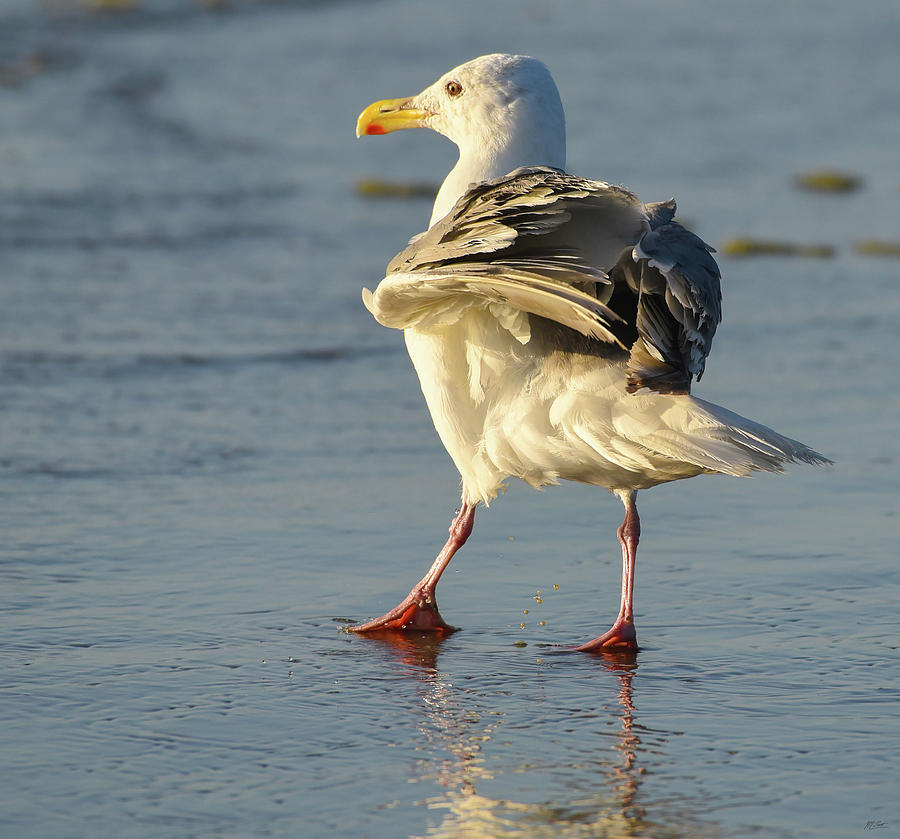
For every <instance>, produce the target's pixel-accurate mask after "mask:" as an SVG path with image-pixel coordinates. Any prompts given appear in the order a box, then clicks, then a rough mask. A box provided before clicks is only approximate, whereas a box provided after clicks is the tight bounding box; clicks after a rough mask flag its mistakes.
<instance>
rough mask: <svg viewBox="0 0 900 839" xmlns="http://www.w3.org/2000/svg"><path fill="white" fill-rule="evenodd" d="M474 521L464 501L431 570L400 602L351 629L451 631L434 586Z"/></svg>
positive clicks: (464, 540) (472, 507)
mask: <svg viewBox="0 0 900 839" xmlns="http://www.w3.org/2000/svg"><path fill="white" fill-rule="evenodd" d="M474 523H475V505H474V504H463V506H462V509H461V510H460V511H459V513H458V514H457V516H456V518H455V519H453V522H452V523H451V524H450V538H449V539H448V540H447V543H446V544H445V545H444V547H443V548H441V552H440V553H439V554H438V555H437V558H436V559H435V560H434V563H433V564H432V566H431V568H430V569H429V570H428V573H427V574H426V575H425V576H424V577H422V579H421V580H419V582H418V583H416V584H415V585H414V586H413V589H412V591H411V592H410V593H409V594H408V595H407V597H406V599H405V600H404V601H403V602H402V603H400V605H399V606H396V607H394V608H393V609H391V611H390V612H386V613H385V614H383V615H382V616H381V617H380V618H375V619H374V620H370V621H366V623H361V624H359V626H351V627H349V629H350V630H351V631H352V632H377V631H379V630H383V629H400V630H407V629H408V630H414V631H418V632H452V631H453V627H452V626H450V625H449V624H447V623H445V622H444V619H443V618H442V617H441V615H440V612H438V607H437V599H436V597H435V593H434V590H435V587H436V586H437V583H438V580H439V579H440V578H441V574H443V573H444V569H445V568H446V567H447V565H448V564H449V563H450V560H451V559H453V555H454V554H455V553H456V552H457V551H458V550H459V549H460V548H461V547H462V546H463V545H464V544H465V543H466V539H468V538H469V534H470V533H471V532H472V526H473V524H474Z"/></svg>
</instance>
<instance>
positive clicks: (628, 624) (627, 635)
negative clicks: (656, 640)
mask: <svg viewBox="0 0 900 839" xmlns="http://www.w3.org/2000/svg"><path fill="white" fill-rule="evenodd" d="M575 649H576V650H578V651H579V652H582V653H607V652H629V653H631V652H637V651H638V649H640V648H639V647H638V642H637V632H636V631H635V629H634V621H630V620H617V621H616V622H615V623H614V624H613V626H612V628H611V629H610V630H609V631H608V632H604V633H603V635H601V636H600V637H599V638H594V640H593V641H588V642H587V643H586V644H582V645H581V646H580V647H575Z"/></svg>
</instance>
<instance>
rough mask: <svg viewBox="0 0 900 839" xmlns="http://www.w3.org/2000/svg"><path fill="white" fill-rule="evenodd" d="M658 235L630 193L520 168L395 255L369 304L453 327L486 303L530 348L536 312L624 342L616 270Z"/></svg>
mask: <svg viewBox="0 0 900 839" xmlns="http://www.w3.org/2000/svg"><path fill="white" fill-rule="evenodd" d="M648 230H649V224H648V222H647V218H646V216H645V215H644V211H643V208H642V206H641V204H640V203H639V202H638V201H637V199H636V198H635V196H634V195H632V194H631V193H630V192H628V191H627V190H624V189H621V188H619V187H614V186H610V185H609V184H606V183H602V182H600V181H590V180H586V179H583V178H577V177H575V176H573V175H568V174H566V173H564V172H561V171H559V170H556V169H550V168H546V167H539V168H529V169H519V170H517V171H516V172H513V173H511V174H510V175H507V176H505V177H503V178H499V179H497V180H493V181H487V182H485V183H483V184H478V185H475V186H473V187H472V188H470V189H469V191H468V192H466V194H465V195H463V196H462V197H461V198H460V199H459V200H458V201H457V203H456V204H455V205H454V207H453V209H452V210H451V211H450V212H449V213H448V214H447V216H446V217H445V218H444V219H442V220H441V221H439V222H438V223H437V224H435V225H434V226H433V227H432V228H430V229H429V230H428V231H426V232H425V233H423V234H420V235H419V236H416V237H415V238H414V239H413V240H412V241H411V243H410V245H409V247H407V248H406V249H405V250H404V251H402V252H401V253H400V254H398V255H397V256H396V257H394V259H393V260H392V261H391V263H390V265H389V266H388V272H387V276H386V277H385V279H384V280H383V281H382V282H381V283H380V284H379V286H378V288H377V289H376V291H375V293H374V294H372V293H371V292H368V291H364V292H363V300H364V301H365V303H366V306H367V307H368V308H369V310H370V311H371V312H372V313H373V314H374V315H375V317H376V319H377V320H378V321H379V322H380V323H383V324H384V325H386V326H393V327H396V328H407V327H410V326H413V327H417V328H429V327H433V326H437V325H440V324H442V323H449V322H452V321H453V319H454V318H458V317H459V316H460V314H461V313H462V311H464V310H465V308H467V307H469V306H472V305H478V306H482V307H489V310H490V311H491V312H492V314H494V316H495V317H497V319H498V320H499V321H500V322H501V323H502V324H503V325H504V326H506V327H507V328H509V329H510V331H511V332H512V333H513V334H514V335H515V336H516V337H517V338H518V339H519V340H520V341H522V342H523V343H525V342H527V341H528V340H529V336H530V330H529V327H528V319H527V317H526V315H528V314H534V315H540V316H541V317H545V318H549V319H550V320H554V321H556V322H558V323H561V324H563V325H564V326H567V327H570V328H572V329H575V330H577V331H578V332H580V333H582V334H583V335H587V336H589V337H592V338H596V339H598V340H601V341H607V342H614V343H619V344H621V343H622V341H621V339H620V338H619V337H618V334H617V333H618V329H614V328H613V324H616V323H617V322H619V321H621V318H620V317H619V316H618V315H617V314H615V313H614V312H613V311H612V310H611V309H610V308H608V307H607V306H606V305H605V301H606V300H607V299H608V298H609V297H610V294H611V287H612V286H611V281H610V279H609V277H608V275H607V273H606V269H607V268H608V267H609V266H611V265H612V264H614V262H615V260H616V258H617V256H618V254H619V253H620V252H621V250H622V248H623V247H625V246H631V245H633V244H634V243H635V242H637V241H638V239H639V238H640V237H641V235H642V234H644V233H645V232H647V231H648ZM603 286H609V289H606V290H601V287H603Z"/></svg>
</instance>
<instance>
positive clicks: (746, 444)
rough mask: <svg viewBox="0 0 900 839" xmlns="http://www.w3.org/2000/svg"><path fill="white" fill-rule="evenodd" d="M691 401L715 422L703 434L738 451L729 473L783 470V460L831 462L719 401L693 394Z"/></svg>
mask: <svg viewBox="0 0 900 839" xmlns="http://www.w3.org/2000/svg"><path fill="white" fill-rule="evenodd" d="M693 401H694V402H695V403H696V404H697V405H698V406H699V407H701V408H703V409H704V411H705V413H706V414H707V415H708V417H709V418H710V419H712V420H713V421H714V424H712V425H710V426H708V427H707V428H706V429H704V431H705V434H706V436H708V437H711V438H713V439H715V440H717V441H722V442H725V443H728V444H730V446H731V447H733V448H734V450H735V453H736V454H737V453H738V452H739V453H740V456H739V457H737V458H735V461H736V462H734V466H735V467H736V468H737V469H738V470H740V471H737V472H732V473H731V474H742V475H746V474H748V473H749V472H760V471H761V472H783V471H784V468H783V464H785V463H797V462H801V463H809V464H811V465H813V466H816V465H819V466H821V465H825V464H828V463H832V461H831V460H829V459H828V458H827V457H825V456H824V455H821V454H819V453H818V452H817V451H815V450H814V449H811V448H810V447H809V446H807V445H806V444H805V443H801V442H800V441H799V440H793V439H791V438H790V437H785V436H784V435H782V434H779V433H778V432H777V431H773V430H772V429H771V428H768V427H767V426H765V425H761V424H760V423H758V422H754V421H753V420H749V419H747V418H746V417H742V416H741V415H740V414H736V413H734V412H733V411H729V410H728V409H727V408H723V407H721V406H720V405H714V404H713V403H711V402H706V401H704V400H702V399H697V398H696V397H694V399H693ZM723 471H724V470H723Z"/></svg>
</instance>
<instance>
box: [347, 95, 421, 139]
mask: <svg viewBox="0 0 900 839" xmlns="http://www.w3.org/2000/svg"><path fill="white" fill-rule="evenodd" d="M411 101H412V100H411V99H410V98H406V99H381V100H380V101H378V102H373V103H372V104H371V105H369V107H368V108H366V109H365V110H364V111H363V112H362V113H361V114H360V115H359V119H358V120H357V121H356V136H357V137H362V135H363V134H388V133H390V132H391V131H399V130H400V129H401V128H418V127H419V126H420V125H422V123H423V121H424V119H425V118H426V117H428V116H430V113H429V112H428V111H423V110H421V109H419V108H413V107H411V106H410V102H411Z"/></svg>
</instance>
